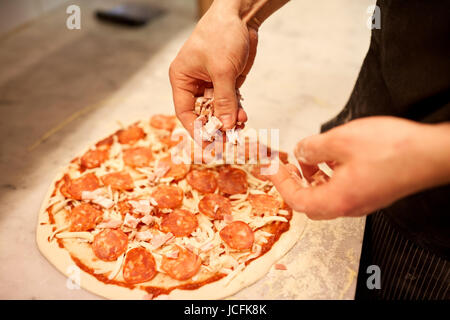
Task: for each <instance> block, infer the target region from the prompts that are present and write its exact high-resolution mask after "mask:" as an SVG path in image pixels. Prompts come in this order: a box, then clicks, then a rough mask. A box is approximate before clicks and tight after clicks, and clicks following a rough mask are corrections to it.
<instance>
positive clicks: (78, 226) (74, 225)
mask: <svg viewBox="0 0 450 320" xmlns="http://www.w3.org/2000/svg"><path fill="white" fill-rule="evenodd" d="M102 216H103V211H101V210H98V209H97V208H95V207H94V206H93V205H91V204H89V203H82V204H80V205H79V206H77V207H75V208H73V209H72V211H71V212H70V217H69V220H70V228H69V230H70V231H72V232H76V231H88V230H90V229H93V228H95V226H96V225H97V223H99V222H100V221H101V220H102Z"/></svg>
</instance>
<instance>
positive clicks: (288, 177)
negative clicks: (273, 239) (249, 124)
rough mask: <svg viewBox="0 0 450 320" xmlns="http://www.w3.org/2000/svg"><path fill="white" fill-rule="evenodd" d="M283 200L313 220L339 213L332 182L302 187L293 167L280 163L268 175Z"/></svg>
mask: <svg viewBox="0 0 450 320" xmlns="http://www.w3.org/2000/svg"><path fill="white" fill-rule="evenodd" d="M269 178H270V180H271V181H272V183H273V184H274V186H275V188H276V189H277V190H278V192H279V193H280V194H281V196H282V198H283V199H284V201H285V202H286V203H287V204H288V205H289V206H290V207H291V208H292V209H294V210H295V211H299V212H304V213H305V214H306V215H308V217H309V218H311V219H314V220H322V219H333V218H336V217H337V216H339V215H341V214H340V212H339V210H340V208H341V202H340V199H339V193H337V192H336V191H335V190H334V189H335V186H334V184H333V183H332V182H328V183H326V184H323V185H320V186H317V187H312V188H304V187H303V186H302V182H301V180H300V179H299V177H298V176H297V174H295V173H294V169H293V168H292V167H289V166H287V165H284V164H282V163H280V167H279V169H278V172H277V173H276V174H274V175H271V176H269Z"/></svg>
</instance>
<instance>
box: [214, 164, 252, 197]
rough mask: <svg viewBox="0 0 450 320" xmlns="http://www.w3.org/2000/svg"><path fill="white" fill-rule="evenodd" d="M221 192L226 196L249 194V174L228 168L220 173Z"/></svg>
mask: <svg viewBox="0 0 450 320" xmlns="http://www.w3.org/2000/svg"><path fill="white" fill-rule="evenodd" d="M217 184H218V186H219V190H220V191H221V192H223V193H225V194H229V195H232V194H238V193H246V192H247V187H248V184H247V174H246V173H245V171H242V170H241V169H237V168H231V167H226V168H222V169H221V170H220V172H219V178H218V179H217Z"/></svg>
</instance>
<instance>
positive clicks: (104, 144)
mask: <svg viewBox="0 0 450 320" xmlns="http://www.w3.org/2000/svg"><path fill="white" fill-rule="evenodd" d="M113 143H114V138H113V135H110V136H109V137H108V138H105V139H103V140H101V141H99V142H97V144H96V145H95V146H96V147H99V148H100V147H102V148H109V147H111V146H112V144H113Z"/></svg>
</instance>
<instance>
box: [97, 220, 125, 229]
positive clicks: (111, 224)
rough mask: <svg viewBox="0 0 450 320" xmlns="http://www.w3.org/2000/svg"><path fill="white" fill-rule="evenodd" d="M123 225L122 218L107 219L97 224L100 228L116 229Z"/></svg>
mask: <svg viewBox="0 0 450 320" xmlns="http://www.w3.org/2000/svg"><path fill="white" fill-rule="evenodd" d="M121 225H122V221H121V220H117V219H105V220H103V222H102V223H99V224H98V225H97V228H99V229H115V228H118V227H120V226H121Z"/></svg>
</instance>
